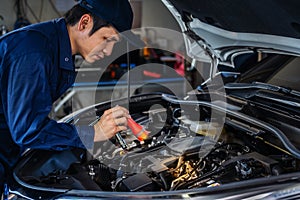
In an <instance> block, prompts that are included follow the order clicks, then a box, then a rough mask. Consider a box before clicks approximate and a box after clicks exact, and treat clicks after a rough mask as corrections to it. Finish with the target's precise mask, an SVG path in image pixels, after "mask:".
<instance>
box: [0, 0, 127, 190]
mask: <svg viewBox="0 0 300 200" xmlns="http://www.w3.org/2000/svg"><path fill="white" fill-rule="evenodd" d="M132 19H133V13H132V10H131V7H130V4H129V3H128V0H97V1H96V0H81V1H79V3H78V4H77V5H75V6H74V7H73V8H72V9H70V10H69V11H68V12H67V13H66V15H65V16H64V18H60V19H55V20H52V21H48V22H43V23H39V24H34V25H30V26H27V27H24V28H22V29H18V30H15V31H13V32H10V33H8V34H6V35H4V36H2V37H1V38H0V81H1V82H0V93H1V97H0V163H1V164H0V188H1V189H2V188H3V185H5V186H6V184H4V183H7V182H8V183H9V177H10V174H11V171H10V170H11V169H12V168H13V166H14V165H15V164H16V162H17V161H18V159H19V158H20V155H21V154H22V152H24V150H26V149H27V148H31V149H46V150H58V151H61V150H66V149H70V148H72V147H77V148H78V147H79V148H90V147H92V145H93V142H94V141H101V140H105V139H108V138H110V137H112V136H114V135H115V134H116V133H117V132H119V131H121V130H126V129H127V118H128V117H129V113H128V110H127V109H125V108H123V107H121V106H117V107H114V108H112V109H109V110H106V111H105V112H104V114H103V116H102V117H101V120H100V121H99V122H98V123H97V124H96V125H94V127H93V126H86V127H84V126H74V125H71V124H66V123H57V122H56V121H55V120H52V119H50V118H49V117H48V115H49V113H50V111H51V109H52V104H53V102H54V101H55V100H57V99H58V98H59V97H60V96H61V95H62V94H63V93H64V92H65V91H66V90H67V89H68V88H69V87H70V86H72V84H73V83H74V81H75V77H76V73H75V68H74V56H75V55H77V54H79V55H81V56H82V57H83V58H84V59H85V60H86V61H87V62H90V63H93V62H95V61H96V60H100V59H102V58H103V57H105V56H109V55H110V54H111V52H112V49H113V46H114V44H115V42H117V41H118V40H120V37H121V36H120V34H119V33H121V32H123V31H126V30H129V29H131V25H132Z"/></svg>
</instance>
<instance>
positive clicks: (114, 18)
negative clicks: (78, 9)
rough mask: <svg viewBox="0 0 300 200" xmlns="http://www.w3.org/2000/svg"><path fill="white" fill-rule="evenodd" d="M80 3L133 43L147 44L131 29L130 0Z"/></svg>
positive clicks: (137, 45) (138, 45) (82, 0)
mask: <svg viewBox="0 0 300 200" xmlns="http://www.w3.org/2000/svg"><path fill="white" fill-rule="evenodd" d="M79 5H80V6H82V7H83V8H85V9H87V10H88V11H90V12H91V13H93V14H95V15H97V16H98V17H100V18H101V19H103V20H105V21H106V22H108V23H109V24H111V25H112V26H113V27H114V28H115V29H116V30H117V31H118V32H119V33H120V34H121V35H122V37H123V38H125V39H126V40H127V41H128V42H130V43H131V44H132V45H134V46H136V47H142V46H144V45H145V44H144V42H142V40H140V39H139V38H138V37H137V36H136V35H135V34H134V33H132V32H131V31H130V29H131V26H132V22H133V12H132V8H131V5H130V4H129V2H128V0H79Z"/></svg>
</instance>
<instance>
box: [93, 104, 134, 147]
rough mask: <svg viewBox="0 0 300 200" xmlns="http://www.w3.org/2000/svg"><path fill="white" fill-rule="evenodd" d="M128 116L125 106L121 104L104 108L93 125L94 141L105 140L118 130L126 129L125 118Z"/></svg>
mask: <svg viewBox="0 0 300 200" xmlns="http://www.w3.org/2000/svg"><path fill="white" fill-rule="evenodd" d="M128 118H130V115H129V112H128V110H127V109H126V108H124V107H121V106H116V107H113V108H111V109H109V110H106V111H105V112H104V113H103V115H102V116H101V118H100V120H99V121H98V122H97V123H96V124H95V125H94V130H95V136H94V142H99V141H103V140H107V139H109V138H111V137H113V136H114V135H115V134H116V133H118V132H120V131H124V130H127V119H128Z"/></svg>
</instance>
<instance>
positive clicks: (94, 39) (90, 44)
mask: <svg viewBox="0 0 300 200" xmlns="http://www.w3.org/2000/svg"><path fill="white" fill-rule="evenodd" d="M119 39H120V38H119V35H118V33H117V31H116V30H115V29H114V28H113V27H103V28H100V29H99V30H97V31H96V32H95V33H93V34H92V35H91V36H88V37H86V38H85V41H84V43H83V45H82V47H81V52H80V53H81V55H82V56H83V57H84V59H85V60H86V61H87V62H89V63H93V62H95V61H97V60H100V59H102V58H104V57H105V56H109V55H111V53H112V50H113V47H114V44H115V43H116V42H118V41H119Z"/></svg>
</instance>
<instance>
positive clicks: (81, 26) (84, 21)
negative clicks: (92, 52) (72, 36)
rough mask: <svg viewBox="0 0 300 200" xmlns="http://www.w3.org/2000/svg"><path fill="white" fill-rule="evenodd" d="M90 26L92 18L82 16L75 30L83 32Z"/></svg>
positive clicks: (87, 15) (85, 15)
mask: <svg viewBox="0 0 300 200" xmlns="http://www.w3.org/2000/svg"><path fill="white" fill-rule="evenodd" d="M92 26H93V18H92V16H91V15H89V14H84V15H82V16H81V18H80V20H79V22H78V26H77V28H78V30H79V31H85V30H90V29H91V28H92Z"/></svg>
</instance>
